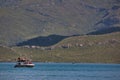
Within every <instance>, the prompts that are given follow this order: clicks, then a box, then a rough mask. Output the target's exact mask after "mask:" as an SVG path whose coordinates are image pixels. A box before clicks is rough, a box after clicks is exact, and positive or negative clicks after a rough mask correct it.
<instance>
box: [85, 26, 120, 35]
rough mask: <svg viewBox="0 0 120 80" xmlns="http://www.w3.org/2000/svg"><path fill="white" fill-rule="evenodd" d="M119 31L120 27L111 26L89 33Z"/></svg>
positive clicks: (99, 33) (97, 33)
mask: <svg viewBox="0 0 120 80" xmlns="http://www.w3.org/2000/svg"><path fill="white" fill-rule="evenodd" d="M119 31H120V27H110V28H104V29H101V30H97V31H95V32H90V33H88V34H87V35H101V34H108V33H112V32H119Z"/></svg>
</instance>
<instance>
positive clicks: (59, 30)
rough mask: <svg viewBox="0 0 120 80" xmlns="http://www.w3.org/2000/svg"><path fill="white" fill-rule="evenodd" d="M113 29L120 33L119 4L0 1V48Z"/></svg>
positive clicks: (112, 0) (111, 0) (102, 0)
mask: <svg viewBox="0 0 120 80" xmlns="http://www.w3.org/2000/svg"><path fill="white" fill-rule="evenodd" d="M114 28H115V31H116V28H118V30H117V31H120V0H0V45H7V46H10V45H16V44H17V43H20V42H22V41H26V40H29V39H33V38H37V37H40V36H49V35H53V34H54V35H61V36H71V35H84V34H88V33H92V32H95V31H103V30H104V29H105V30H106V31H107V30H111V29H113V30H114ZM60 39H61V38H60Z"/></svg>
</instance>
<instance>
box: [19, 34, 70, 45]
mask: <svg viewBox="0 0 120 80" xmlns="http://www.w3.org/2000/svg"><path fill="white" fill-rule="evenodd" d="M67 37H69V36H60V35H50V36H41V37H36V38H33V39H30V40H28V41H23V42H21V43H18V44H17V46H24V45H29V46H32V45H34V46H51V45H54V44H56V43H58V42H59V41H61V40H63V39H64V38H67Z"/></svg>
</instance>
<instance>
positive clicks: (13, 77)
mask: <svg viewBox="0 0 120 80" xmlns="http://www.w3.org/2000/svg"><path fill="white" fill-rule="evenodd" d="M14 65H15V63H2V62H1V63H0V80H120V64H90V63H75V64H72V63H35V67H33V68H14Z"/></svg>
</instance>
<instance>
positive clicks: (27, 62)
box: [14, 57, 35, 68]
mask: <svg viewBox="0 0 120 80" xmlns="http://www.w3.org/2000/svg"><path fill="white" fill-rule="evenodd" d="M34 66H35V64H33V63H32V62H31V60H28V59H25V58H21V57H18V59H17V63H16V65H15V66H14V67H15V68H16V67H34Z"/></svg>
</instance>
